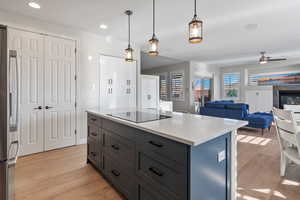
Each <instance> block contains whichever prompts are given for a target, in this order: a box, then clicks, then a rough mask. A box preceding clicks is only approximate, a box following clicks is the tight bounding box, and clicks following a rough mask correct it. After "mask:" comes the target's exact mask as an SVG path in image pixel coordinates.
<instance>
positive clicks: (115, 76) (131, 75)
mask: <svg viewBox="0 0 300 200" xmlns="http://www.w3.org/2000/svg"><path fill="white" fill-rule="evenodd" d="M135 106H136V62H125V60H124V59H123V58H116V57H111V56H102V55H101V56H100V107H101V108H102V109H116V108H128V107H135Z"/></svg>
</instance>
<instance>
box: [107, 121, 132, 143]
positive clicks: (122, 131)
mask: <svg viewBox="0 0 300 200" xmlns="http://www.w3.org/2000/svg"><path fill="white" fill-rule="evenodd" d="M102 123H103V125H102V127H103V129H105V130H107V131H109V132H112V133H116V134H118V135H120V136H122V137H124V138H127V139H130V140H133V141H134V140H135V137H136V132H137V129H134V128H131V127H129V126H125V125H123V124H119V123H115V122H113V121H110V120H106V119H103V122H102Z"/></svg>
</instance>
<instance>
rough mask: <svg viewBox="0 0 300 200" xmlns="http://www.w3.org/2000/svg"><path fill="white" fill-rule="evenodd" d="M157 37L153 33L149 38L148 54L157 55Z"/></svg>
mask: <svg viewBox="0 0 300 200" xmlns="http://www.w3.org/2000/svg"><path fill="white" fill-rule="evenodd" d="M158 42H159V41H158V39H157V38H156V37H155V35H153V37H152V38H151V40H149V52H148V55H149V56H158Z"/></svg>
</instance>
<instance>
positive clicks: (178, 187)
mask: <svg viewBox="0 0 300 200" xmlns="http://www.w3.org/2000/svg"><path fill="white" fill-rule="evenodd" d="M137 165H138V166H137V174H138V176H139V177H141V178H142V179H143V180H145V181H148V182H150V183H152V184H153V185H157V186H159V188H164V189H166V190H168V191H170V192H171V193H173V194H176V195H177V196H179V197H181V198H183V197H185V196H186V194H187V176H188V174H187V171H177V170H175V169H172V168H169V167H168V166H166V165H164V164H163V163H160V162H158V161H156V160H153V159H152V158H150V157H149V156H148V155H146V154H144V153H139V154H138V163H137Z"/></svg>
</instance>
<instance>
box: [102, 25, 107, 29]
mask: <svg viewBox="0 0 300 200" xmlns="http://www.w3.org/2000/svg"><path fill="white" fill-rule="evenodd" d="M100 28H101V29H107V28H108V27H107V25H105V24H101V25H100Z"/></svg>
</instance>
